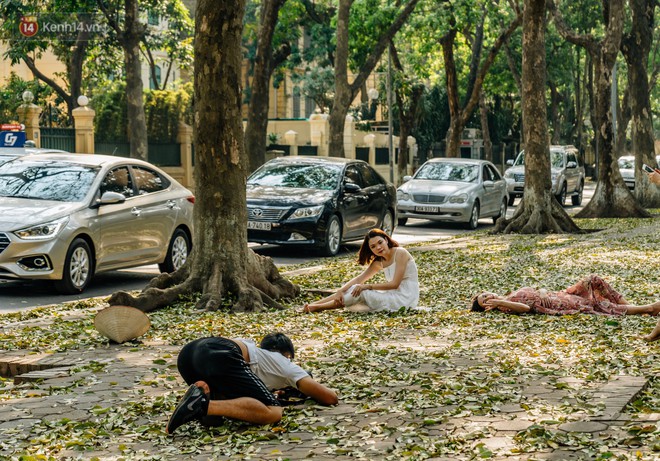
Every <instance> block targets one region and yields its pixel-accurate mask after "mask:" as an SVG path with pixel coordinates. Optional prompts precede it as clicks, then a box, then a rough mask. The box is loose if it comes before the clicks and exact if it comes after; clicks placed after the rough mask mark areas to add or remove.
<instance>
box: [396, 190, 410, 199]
mask: <svg viewBox="0 0 660 461" xmlns="http://www.w3.org/2000/svg"><path fill="white" fill-rule="evenodd" d="M396 199H397V200H410V194H408V192H404V191H402V190H397V191H396Z"/></svg>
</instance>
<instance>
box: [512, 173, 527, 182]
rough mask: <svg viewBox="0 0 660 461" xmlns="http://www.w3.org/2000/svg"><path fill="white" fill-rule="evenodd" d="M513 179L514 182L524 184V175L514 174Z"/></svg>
mask: <svg viewBox="0 0 660 461" xmlns="http://www.w3.org/2000/svg"><path fill="white" fill-rule="evenodd" d="M513 179H515V180H516V182H525V175H524V174H514V175H513Z"/></svg>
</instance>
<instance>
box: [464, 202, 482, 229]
mask: <svg viewBox="0 0 660 461" xmlns="http://www.w3.org/2000/svg"><path fill="white" fill-rule="evenodd" d="M477 226H479V202H474V206H473V207H472V213H470V220H469V221H468V222H466V223H465V227H467V228H468V229H472V230H474V229H476V228H477Z"/></svg>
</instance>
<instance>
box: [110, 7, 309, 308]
mask: <svg viewBox="0 0 660 461" xmlns="http://www.w3.org/2000/svg"><path fill="white" fill-rule="evenodd" d="M244 11H245V0H236V1H234V2H216V1H214V0H201V1H199V2H198V4H197V16H196V20H195V72H194V75H195V82H194V86H195V101H196V104H195V109H194V110H195V114H194V121H195V122H194V129H195V131H194V132H195V146H196V151H197V152H198V156H197V162H198V163H197V168H196V171H197V174H196V175H195V187H196V191H197V200H196V203H195V211H194V224H195V235H194V244H195V248H194V250H193V253H192V255H191V257H190V258H189V260H188V261H187V262H186V264H185V265H184V266H183V267H182V268H181V269H179V270H178V271H176V272H174V273H173V274H162V275H160V276H159V277H156V278H155V279H153V280H152V281H151V282H150V284H149V286H147V288H145V289H144V290H143V291H142V293H141V294H140V295H139V296H137V297H133V296H131V295H129V294H127V293H124V292H118V293H115V294H113V295H112V297H111V298H110V300H109V303H110V304H111V305H115V304H124V305H129V306H134V307H137V308H139V309H141V310H143V311H145V312H148V311H151V310H154V309H157V308H160V307H165V306H168V305H170V304H172V303H174V302H176V301H177V300H178V299H179V297H180V296H181V295H186V294H193V293H197V292H201V297H200V298H199V300H198V302H197V307H198V308H205V309H209V310H214V309H217V308H219V307H221V306H223V305H226V304H229V300H230V299H231V302H232V303H233V306H232V309H233V310H235V311H246V310H259V309H261V308H262V307H263V305H264V304H266V305H268V306H271V307H279V308H281V307H282V306H281V305H280V304H279V303H278V302H277V301H276V300H277V299H279V298H282V297H287V296H295V295H297V294H298V292H299V289H298V287H297V286H296V285H293V284H292V283H291V282H289V281H288V280H286V279H284V278H282V277H281V275H280V274H279V272H278V270H277V268H276V267H275V265H274V264H273V261H272V260H271V259H270V258H267V257H263V256H260V255H257V254H255V253H254V252H253V251H252V250H250V249H249V248H248V247H247V244H246V242H247V225H246V223H247V210H246V206H245V202H246V193H245V180H246V177H247V161H248V159H247V155H246V153H245V149H244V144H243V143H244V141H243V128H242V118H241V90H240V83H241V82H240V79H241V62H242V53H241V33H242V29H243V21H242V20H243V14H244ZM223 301H225V302H223Z"/></svg>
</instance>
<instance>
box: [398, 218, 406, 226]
mask: <svg viewBox="0 0 660 461" xmlns="http://www.w3.org/2000/svg"><path fill="white" fill-rule="evenodd" d="M397 222H398V223H399V226H405V225H406V223H407V222H408V218H399V219H397Z"/></svg>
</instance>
